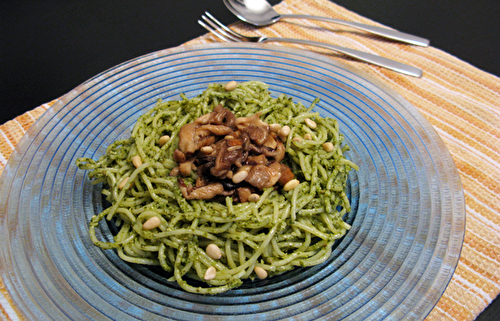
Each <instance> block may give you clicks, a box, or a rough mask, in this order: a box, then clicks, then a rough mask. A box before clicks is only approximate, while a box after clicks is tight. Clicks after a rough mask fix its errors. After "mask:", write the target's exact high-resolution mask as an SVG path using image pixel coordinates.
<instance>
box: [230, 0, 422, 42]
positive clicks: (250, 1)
mask: <svg viewBox="0 0 500 321" xmlns="http://www.w3.org/2000/svg"><path fill="white" fill-rule="evenodd" d="M223 1H224V4H225V5H226V7H227V8H228V9H229V11H231V12H232V13H233V14H234V15H235V16H236V17H238V19H240V20H242V21H244V22H247V23H249V24H251V25H254V26H257V27H262V26H268V25H271V24H273V23H276V22H278V21H279V20H281V19H288V18H299V19H313V20H321V21H326V22H331V23H336V24H340V25H344V26H348V27H351V28H355V29H359V30H363V31H366V32H369V33H372V34H376V35H378V36H381V37H384V38H388V39H391V40H396V41H399V42H403V43H408V44H412V45H417V46H422V47H427V46H429V40H427V39H424V38H421V37H417V36H413V35H410V34H407V33H404V32H399V31H396V30H393V29H388V28H380V27H375V26H369V25H365V24H361V23H357V22H352V21H345V20H340V19H334V18H328V17H320V16H311V15H302V14H279V13H278V12H276V11H275V10H274V9H273V7H272V6H271V5H270V4H269V2H267V1H266V0H223Z"/></svg>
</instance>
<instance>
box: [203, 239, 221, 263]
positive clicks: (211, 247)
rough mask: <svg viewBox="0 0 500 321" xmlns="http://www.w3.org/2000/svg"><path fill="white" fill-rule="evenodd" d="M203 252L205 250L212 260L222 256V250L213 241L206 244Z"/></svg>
mask: <svg viewBox="0 0 500 321" xmlns="http://www.w3.org/2000/svg"><path fill="white" fill-rule="evenodd" d="M205 252H207V255H208V256H209V257H210V258H212V259H214V260H218V259H220V258H221V257H222V251H221V250H220V248H219V247H218V246H217V245H216V244H213V243H211V244H208V246H207V249H206V250H205Z"/></svg>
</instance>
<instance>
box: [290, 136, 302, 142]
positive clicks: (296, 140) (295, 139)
mask: <svg viewBox="0 0 500 321" xmlns="http://www.w3.org/2000/svg"><path fill="white" fill-rule="evenodd" d="M292 142H297V143H300V142H302V138H300V137H298V136H295V137H294V138H293V139H292Z"/></svg>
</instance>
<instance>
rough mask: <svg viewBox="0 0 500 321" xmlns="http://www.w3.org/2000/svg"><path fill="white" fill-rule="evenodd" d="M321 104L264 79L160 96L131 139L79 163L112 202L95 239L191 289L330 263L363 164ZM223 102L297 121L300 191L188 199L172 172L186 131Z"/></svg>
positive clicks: (238, 111)
mask: <svg viewBox="0 0 500 321" xmlns="http://www.w3.org/2000/svg"><path fill="white" fill-rule="evenodd" d="M316 103H317V100H316V101H314V103H313V104H312V105H311V106H310V107H309V108H306V107H304V106H303V105H302V104H301V103H294V102H293V101H292V99H291V98H289V97H287V96H286V95H283V94H282V95H280V96H279V97H277V98H273V97H271V95H270V93H269V91H268V87H267V85H266V84H264V83H262V82H257V81H251V82H246V83H241V84H238V86H237V87H236V88H235V89H232V90H229V91H228V90H226V89H225V88H224V86H223V85H220V84H211V85H209V86H208V88H207V89H206V90H205V91H204V92H203V93H202V94H200V95H199V96H197V97H194V98H191V99H188V98H187V97H186V96H185V95H183V94H181V99H180V100H178V101H165V102H164V101H161V100H159V101H158V102H157V104H156V106H155V107H154V108H152V109H151V110H150V111H149V112H147V113H146V114H144V115H142V116H141V117H140V118H139V119H138V121H137V123H136V124H135V126H134V128H133V130H132V132H131V137H130V138H129V139H125V140H118V141H116V142H114V143H113V144H111V145H110V146H109V147H108V148H107V151H106V154H105V155H103V156H101V157H100V158H99V159H98V160H92V159H90V158H80V159H78V160H77V165H78V166H79V168H80V169H84V170H89V173H88V176H89V178H90V179H91V180H92V183H93V184H98V183H103V185H104V188H103V190H102V193H103V194H104V195H105V196H106V198H107V200H108V201H109V202H110V203H111V206H109V207H108V208H106V209H105V210H104V211H103V212H101V213H99V214H98V215H95V216H94V217H92V219H91V221H90V225H89V227H90V228H89V234H90V238H91V239H92V242H93V243H94V244H95V245H96V246H99V247H101V248H103V249H116V250H117V252H118V255H119V257H120V258H121V259H123V260H124V261H127V262H131V263H137V264H146V265H159V266H161V268H163V269H164V270H165V271H167V272H169V273H171V274H172V277H171V278H170V280H172V281H176V282H177V283H178V284H179V285H180V286H181V287H182V288H183V289H184V290H186V291H189V292H193V293H202V294H217V293H222V292H225V291H227V290H229V289H231V288H234V287H238V286H240V285H241V284H242V282H243V280H244V279H247V278H250V279H252V278H254V277H255V276H257V277H259V278H263V277H267V276H272V275H275V274H279V273H283V272H285V271H289V270H292V269H294V268H295V267H297V266H302V267H305V266H313V265H317V264H320V263H322V262H324V261H325V260H327V259H328V257H329V256H330V253H331V251H332V246H333V245H334V243H335V242H336V240H338V239H339V238H341V237H342V236H343V235H345V233H346V231H347V230H348V229H349V228H350V226H349V224H347V223H345V222H344V221H343V219H342V217H343V215H344V214H345V213H346V212H348V211H349V210H350V204H349V200H348V197H347V195H346V193H345V188H346V181H347V176H348V172H349V171H350V170H351V169H357V166H356V165H355V164H354V163H352V162H351V161H350V160H348V159H346V158H345V157H344V153H345V152H346V151H347V150H348V149H349V147H348V146H345V145H342V140H343V136H342V134H341V133H339V126H338V123H337V121H336V120H335V119H331V118H323V117H321V116H320V115H319V113H316V112H313V111H312V109H313V107H314V106H315V104H316ZM218 105H222V106H223V107H224V108H226V109H228V110H230V111H231V112H232V113H234V115H235V116H236V117H249V116H251V115H255V114H257V113H258V114H259V115H260V118H261V119H262V121H263V122H265V123H267V124H279V125H280V126H285V125H287V126H289V128H290V132H289V133H288V135H287V138H285V139H284V141H283V145H284V147H285V157H284V159H283V160H282V162H283V164H286V165H287V166H288V168H290V169H291V170H292V172H293V174H294V175H295V178H296V179H297V180H298V184H297V186H296V187H295V188H293V189H291V190H288V191H285V190H284V189H283V188H275V187H264V188H262V190H261V191H260V195H259V197H258V199H255V200H253V201H248V202H235V201H234V198H232V197H230V196H226V197H224V198H219V199H218V200H217V201H216V200H204V199H186V198H185V197H184V196H183V193H182V191H181V188H180V187H179V183H178V178H177V177H175V176H172V175H171V173H172V171H173V170H174V169H175V168H176V167H178V164H177V162H176V161H175V160H174V153H175V152H176V149H177V148H178V144H179V131H180V129H181V128H182V127H183V126H184V125H186V124H188V123H190V122H194V121H195V120H196V119H198V118H199V117H201V116H203V115H206V114H209V113H211V112H212V111H213V110H214V108H215V106H218ZM312 124H314V125H312ZM166 137H167V139H165V138H166ZM196 179H197V174H196V172H195V171H191V172H190V173H189V174H188V176H187V177H184V178H183V180H184V181H186V184H195V182H196ZM152 218H153V219H152ZM104 219H106V220H114V221H115V224H116V225H117V226H118V232H117V234H116V235H115V236H114V241H113V242H104V241H101V240H99V239H98V237H97V236H96V229H98V227H99V224H100V222H101V221H102V220H104ZM153 221H154V222H153ZM145 223H146V224H145ZM214 249H215V251H216V252H217V253H216V254H217V255H216V256H214V254H212V252H213V251H214ZM190 280H201V281H203V282H206V284H207V286H205V287H199V286H194V285H192V283H193V282H191V284H190Z"/></svg>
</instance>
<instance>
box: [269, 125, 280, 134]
mask: <svg viewBox="0 0 500 321" xmlns="http://www.w3.org/2000/svg"><path fill="white" fill-rule="evenodd" d="M280 129H281V125H280V124H271V125H269V130H270V131H272V132H273V133H278V132H279V131H280Z"/></svg>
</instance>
